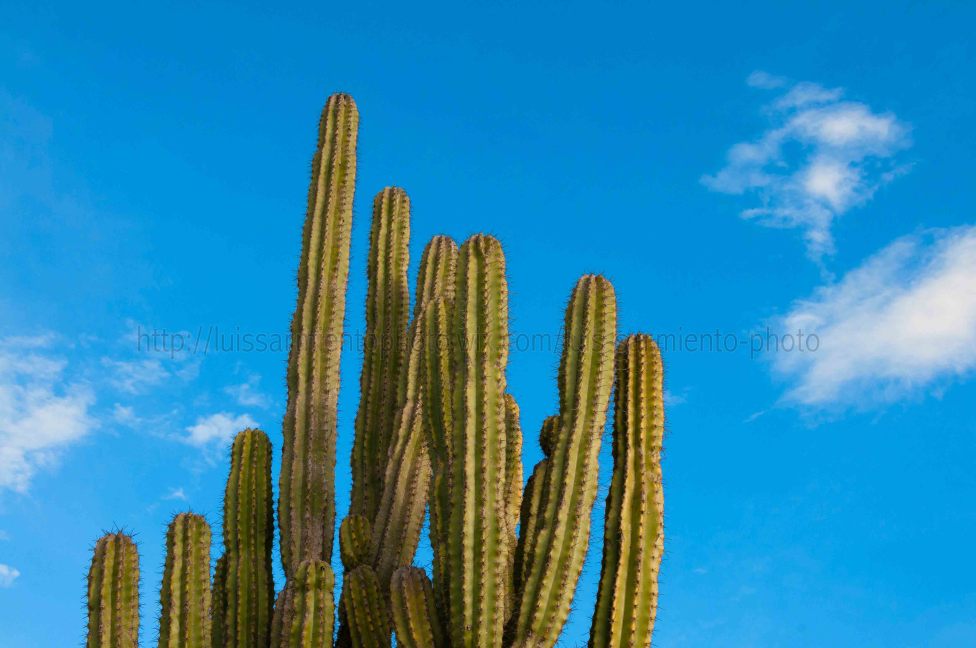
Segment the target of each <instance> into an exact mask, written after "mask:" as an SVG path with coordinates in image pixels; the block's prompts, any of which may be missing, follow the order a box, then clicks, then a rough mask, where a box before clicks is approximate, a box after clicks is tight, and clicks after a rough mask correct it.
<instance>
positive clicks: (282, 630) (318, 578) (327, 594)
mask: <svg viewBox="0 0 976 648" xmlns="http://www.w3.org/2000/svg"><path fill="white" fill-rule="evenodd" d="M334 588H335V577H334V576H333V575H332V567H331V566H329V565H328V564H327V563H325V562H323V561H321V560H306V561H305V562H303V563H302V564H300V565H299V566H298V570H297V571H296V572H295V573H294V574H292V577H291V578H290V579H288V585H287V586H286V587H285V589H284V590H283V591H282V592H281V594H280V595H279V598H278V604H277V605H276V607H275V618H274V623H273V625H272V627H273V630H272V638H271V648H331V646H332V633H333V630H334V627H335V601H334V598H333V597H334V594H333V589H334Z"/></svg>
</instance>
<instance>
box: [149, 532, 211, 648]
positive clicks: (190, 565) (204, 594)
mask: <svg viewBox="0 0 976 648" xmlns="http://www.w3.org/2000/svg"><path fill="white" fill-rule="evenodd" d="M159 599H160V610H161V612H160V617H159V643H158V645H159V648H210V645H211V636H210V604H211V601H210V525H208V524H207V521H206V520H205V519H204V518H203V516H201V515H195V514H193V513H180V514H179V515H177V516H176V517H175V518H173V521H172V522H171V523H170V525H169V529H168V530H167V532H166V563H165V565H164V567H163V586H162V589H161V591H160V595H159Z"/></svg>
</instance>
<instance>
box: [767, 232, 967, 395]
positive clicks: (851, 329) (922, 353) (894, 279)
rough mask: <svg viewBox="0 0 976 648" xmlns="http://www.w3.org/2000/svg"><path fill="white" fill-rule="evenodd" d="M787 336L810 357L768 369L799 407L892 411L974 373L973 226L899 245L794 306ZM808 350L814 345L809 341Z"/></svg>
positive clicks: (797, 355)
mask: <svg viewBox="0 0 976 648" xmlns="http://www.w3.org/2000/svg"><path fill="white" fill-rule="evenodd" d="M778 326H779V327H780V328H781V330H783V331H784V332H786V331H788V332H796V331H798V330H802V331H803V333H804V335H809V334H811V333H812V334H815V335H816V336H817V340H818V343H819V346H818V348H816V350H815V351H810V350H808V351H804V352H800V351H793V352H785V351H780V352H779V353H777V354H776V355H775V359H774V369H775V370H776V371H777V372H778V373H779V374H781V375H783V376H785V377H787V378H789V379H791V380H792V381H793V383H794V384H793V387H792V388H791V390H790V391H789V392H788V394H787V395H786V398H787V400H789V401H792V402H795V403H800V404H804V405H815V406H821V405H829V404H837V403H841V404H864V405H871V404H877V403H883V402H890V401H892V400H896V399H898V398H902V397H905V396H908V395H911V394H913V393H916V392H919V391H921V390H923V389H924V388H927V387H933V386H934V387H938V386H939V385H940V384H942V383H944V382H945V381H946V380H947V379H951V378H952V377H958V376H962V375H965V374H967V373H970V372H971V371H972V370H973V369H974V368H976V226H970V227H960V228H956V229H951V230H940V231H935V232H928V233H926V234H923V235H915V236H908V237H905V238H901V239H898V240H896V241H894V242H893V243H891V244H890V245H888V246H887V247H885V248H884V249H882V250H881V251H880V252H878V253H876V254H875V255H873V256H872V257H870V258H868V259H867V260H866V261H865V262H864V263H863V264H862V265H861V266H860V267H858V268H856V269H855V270H852V271H851V272H849V273H848V274H847V275H846V276H844V277H843V278H842V279H841V280H840V281H838V282H836V283H834V284H831V285H827V286H824V287H822V288H820V289H818V290H817V291H816V292H815V293H814V295H813V296H812V297H810V298H809V299H805V300H801V301H798V302H796V303H795V304H794V305H793V308H792V310H791V311H790V312H789V313H788V314H787V315H786V316H785V317H784V318H782V320H781V321H780V322H779V323H778ZM808 346H809V347H810V348H813V346H814V345H813V343H812V342H810V341H808Z"/></svg>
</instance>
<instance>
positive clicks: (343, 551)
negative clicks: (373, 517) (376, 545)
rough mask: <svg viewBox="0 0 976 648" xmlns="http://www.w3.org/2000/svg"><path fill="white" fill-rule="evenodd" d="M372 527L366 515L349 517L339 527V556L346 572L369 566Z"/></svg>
mask: <svg viewBox="0 0 976 648" xmlns="http://www.w3.org/2000/svg"><path fill="white" fill-rule="evenodd" d="M371 527H372V525H371V524H370V522H369V519H368V518H367V517H366V516H365V515H349V516H347V517H346V519H345V520H343V521H342V524H341V525H339V555H340V557H341V558H342V566H343V567H344V568H345V569H346V571H352V570H353V569H355V568H356V567H359V566H360V565H366V564H369V559H370V545H371V543H372V540H371V539H372V532H371V531H370V529H371Z"/></svg>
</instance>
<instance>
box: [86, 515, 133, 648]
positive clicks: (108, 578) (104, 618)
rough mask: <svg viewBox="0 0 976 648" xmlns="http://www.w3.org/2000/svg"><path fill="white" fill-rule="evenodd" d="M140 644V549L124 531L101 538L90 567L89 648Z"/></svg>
mask: <svg viewBox="0 0 976 648" xmlns="http://www.w3.org/2000/svg"><path fill="white" fill-rule="evenodd" d="M138 645H139V552H138V550H137V549H136V543H135V542H133V540H132V538H131V537H130V536H128V535H126V534H124V533H109V534H107V535H104V536H102V537H101V538H99V539H98V542H96V543H95V551H94V554H93V556H92V562H91V568H90V569H89V570H88V639H87V643H86V646H87V648H137V646H138Z"/></svg>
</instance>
